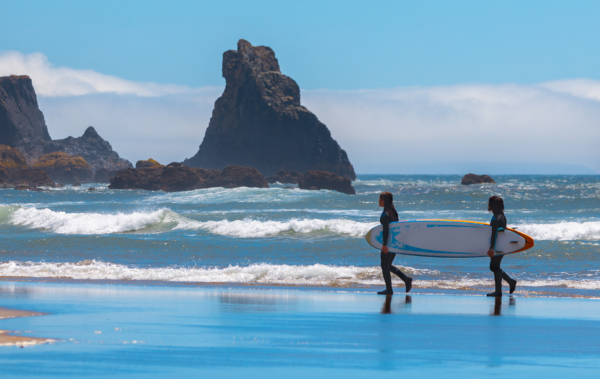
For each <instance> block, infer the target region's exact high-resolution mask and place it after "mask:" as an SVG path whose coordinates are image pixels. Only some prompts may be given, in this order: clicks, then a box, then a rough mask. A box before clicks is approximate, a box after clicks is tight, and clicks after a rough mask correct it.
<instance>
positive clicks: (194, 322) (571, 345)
mask: <svg viewBox="0 0 600 379" xmlns="http://www.w3.org/2000/svg"><path fill="white" fill-rule="evenodd" d="M0 304H2V306H4V307H6V308H5V309H7V310H6V311H3V313H0V314H2V315H5V314H6V315H7V316H6V317H12V318H5V319H3V320H2V321H0V322H2V325H3V326H2V327H3V328H4V329H8V330H13V331H15V332H20V333H22V334H25V333H27V334H28V335H31V336H35V337H36V338H38V339H44V340H48V339H55V340H57V342H56V343H53V344H48V345H42V346H37V347H34V348H30V349H16V348H14V347H13V348H11V347H3V348H2V353H1V354H0V364H1V365H2V367H3V373H4V374H3V377H23V376H29V377H35V376H44V377H59V376H60V377H63V376H65V375H75V376H83V375H85V376H90V377H93V376H94V375H98V376H105V375H110V376H111V377H125V376H127V377H131V376H134V377H136V376H139V377H147V376H148V375H150V376H152V375H161V373H162V374H167V373H169V374H178V375H198V374H200V375H203V376H206V375H217V374H218V377H234V376H236V375H238V376H239V372H240V371H239V370H240V369H243V370H244V373H245V376H247V377H265V376H271V375H284V376H286V377H291V378H296V377H298V378H300V377H306V376H307V375H310V376H314V377H326V376H331V375H336V376H337V375H344V376H346V377H368V376H372V375H377V376H379V377H393V376H397V375H398V374H400V373H401V374H403V375H419V376H422V375H425V376H437V377H459V376H460V377H462V376H464V375H465V373H468V374H470V375H473V376H478V377H489V376H505V375H514V376H519V377H528V376H537V375H544V376H545V377H562V376H564V375H567V374H569V375H575V376H577V377H595V374H597V372H598V371H597V370H598V369H600V359H599V358H598V351H600V342H599V341H600V332H599V331H600V328H599V326H600V301H598V300H596V299H589V298H586V299H581V298H552V297H547V298H539V297H527V298H524V297H516V296H515V297H510V298H509V297H503V298H501V299H500V298H499V299H491V298H486V297H484V296H481V295H479V296H475V295H454V294H438V295H435V294H424V293H420V292H419V290H416V291H415V292H414V293H411V294H410V295H405V294H403V293H400V292H398V293H397V294H395V295H394V296H389V297H385V296H377V295H375V294H373V293H372V292H371V291H370V290H366V289H339V288H300V287H267V286H263V287H250V286H243V287H241V286H228V285H213V286H183V285H161V284H157V283H155V284H149V283H146V284H143V285H141V284H136V283H129V284H126V283H114V284H111V283H86V282H73V281H71V282H41V281H21V282H17V281H14V282H11V281H4V282H0ZM8 309H30V310H32V311H31V312H24V311H23V312H16V311H8ZM33 311H35V312H33ZM4 312H6V313H4ZM36 312H39V313H36ZM42 313H45V314H46V315H45V316H43V317H17V316H19V315H20V316H34V315H35V316H37V315H41V314H42ZM58 360H60V361H61V362H62V364H61V365H56V364H55V362H56V361H58ZM98 373H102V375H99V374H98Z"/></svg>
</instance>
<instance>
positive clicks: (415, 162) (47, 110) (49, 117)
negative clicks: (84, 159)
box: [0, 52, 600, 174]
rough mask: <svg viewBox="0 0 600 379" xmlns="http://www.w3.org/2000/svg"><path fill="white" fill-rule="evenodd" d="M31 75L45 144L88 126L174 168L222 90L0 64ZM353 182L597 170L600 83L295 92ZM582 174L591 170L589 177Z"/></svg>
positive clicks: (136, 154) (138, 155) (20, 61)
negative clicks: (399, 176) (384, 176)
mask: <svg viewBox="0 0 600 379" xmlns="http://www.w3.org/2000/svg"><path fill="white" fill-rule="evenodd" d="M11 74H26V75H29V76H31V77H32V80H33V84H34V87H35V89H36V92H37V93H38V95H39V102H40V107H41V109H42V111H43V112H44V115H45V117H46V123H47V125H48V127H49V130H50V134H51V136H52V137H53V138H65V137H67V136H69V135H72V136H79V135H81V134H82V133H83V131H84V130H85V128H86V127H87V126H89V125H93V126H94V127H96V129H97V130H98V132H99V133H100V135H102V136H103V137H104V138H106V139H107V140H109V141H110V142H111V144H112V145H113V147H114V148H115V150H116V151H118V152H119V153H120V155H121V156H124V157H125V158H127V159H129V160H131V161H132V162H134V163H135V161H137V160H138V159H147V158H149V157H152V158H154V159H157V160H159V161H160V162H164V163H169V162H171V161H181V160H183V159H185V158H189V157H191V156H192V155H194V154H195V153H196V152H197V150H198V146H199V145H200V143H201V142H202V138H203V136H204V131H205V130H206V127H207V126H208V122H209V120H210V117H211V113H212V108H213V106H214V101H215V100H216V99H217V98H218V97H219V96H220V94H221V92H222V88H218V87H203V88H189V87H186V86H173V85H160V84H156V83H140V82H132V81H128V80H125V79H121V78H118V77H114V76H109V75H103V74H100V73H98V72H95V71H91V70H75V69H71V68H66V67H60V68H56V67H53V66H52V65H51V64H50V63H49V62H48V59H47V58H46V57H45V56H44V55H43V54H40V53H37V54H30V55H23V54H21V53H18V52H8V53H4V54H0V76H4V75H11ZM302 103H303V105H305V106H306V107H307V108H308V109H310V110H311V111H312V112H313V113H315V114H316V115H317V116H318V117H319V119H320V120H321V121H323V122H324V123H325V124H326V125H327V126H328V127H329V129H330V130H331V131H332V135H333V137H334V138H335V139H336V140H338V142H339V143H340V145H341V146H342V147H343V148H344V149H345V150H346V151H347V152H348V154H349V156H350V159H351V161H352V163H353V164H354V166H355V168H356V169H357V172H361V173H369V172H372V173H375V172H379V173H383V172H386V173H419V172H420V173H465V172H468V171H475V172H478V173H488V174H494V173H496V174H497V173H511V172H513V173H535V172H544V173H570V172H580V173H581V172H585V170H586V168H585V167H587V168H591V169H593V170H596V171H597V172H600V149H598V148H597V144H598V142H599V141H600V127H599V125H600V82H598V81H593V80H587V79H578V80H562V81H554V82H548V83H541V84H537V85H516V84H505V85H485V84H473V85H454V86H443V87H404V88H392V89H373V90H357V91H333V90H311V91H302ZM587 170H588V171H589V169H587Z"/></svg>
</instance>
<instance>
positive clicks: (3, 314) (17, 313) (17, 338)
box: [0, 308, 54, 347]
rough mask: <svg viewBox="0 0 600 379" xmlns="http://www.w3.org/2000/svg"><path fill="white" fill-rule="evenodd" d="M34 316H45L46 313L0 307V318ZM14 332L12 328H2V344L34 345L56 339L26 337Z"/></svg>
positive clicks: (0, 333)
mask: <svg viewBox="0 0 600 379" xmlns="http://www.w3.org/2000/svg"><path fill="white" fill-rule="evenodd" d="M34 316H44V313H39V312H31V311H22V310H16V309H6V308H0V320H2V319H7V318H17V317H34ZM13 334H14V332H11V331H10V330H1V329H0V346H18V347H26V346H34V345H40V344H44V343H50V342H53V341H54V340H52V339H48V338H36V337H26V336H21V335H13Z"/></svg>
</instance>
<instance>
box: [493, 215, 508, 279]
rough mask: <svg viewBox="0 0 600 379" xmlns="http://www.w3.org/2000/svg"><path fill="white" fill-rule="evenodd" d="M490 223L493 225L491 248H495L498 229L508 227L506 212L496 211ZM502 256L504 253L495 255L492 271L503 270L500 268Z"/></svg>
mask: <svg viewBox="0 0 600 379" xmlns="http://www.w3.org/2000/svg"><path fill="white" fill-rule="evenodd" d="M490 225H491V226H492V238H491V239H490V249H492V250H494V248H495V247H496V238H497V237H498V231H499V230H504V229H506V217H505V216H504V213H502V212H500V213H496V214H494V215H493V216H492V220H491V221H490ZM502 258H504V255H494V256H493V257H492V260H491V262H490V271H492V272H494V273H495V272H498V271H502V270H501V269H500V262H502Z"/></svg>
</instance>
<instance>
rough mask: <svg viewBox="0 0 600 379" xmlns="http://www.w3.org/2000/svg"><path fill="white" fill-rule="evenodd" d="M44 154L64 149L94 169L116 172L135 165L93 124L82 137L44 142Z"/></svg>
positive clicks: (63, 150)
mask: <svg viewBox="0 0 600 379" xmlns="http://www.w3.org/2000/svg"><path fill="white" fill-rule="evenodd" d="M42 145H43V152H44V154H48V153H53V152H56V151H62V152H64V153H67V154H69V155H73V156H80V157H82V158H83V159H85V161H86V162H87V163H88V165H89V166H90V168H91V169H92V171H94V172H96V171H97V170H100V169H103V168H104V169H106V170H107V171H109V172H116V171H118V170H122V169H125V168H129V167H133V165H132V164H131V162H129V161H128V160H127V159H123V158H121V157H119V154H118V153H117V152H116V151H114V150H113V149H112V146H111V145H110V143H108V141H106V140H104V139H103V138H102V137H100V135H99V134H98V133H97V132H96V129H94V128H93V127H92V126H90V127H88V128H87V129H86V130H85V132H84V133H83V135H82V136H81V137H77V138H73V137H67V138H65V139H59V140H53V141H49V142H44V143H42Z"/></svg>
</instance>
